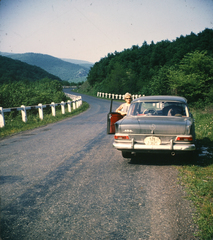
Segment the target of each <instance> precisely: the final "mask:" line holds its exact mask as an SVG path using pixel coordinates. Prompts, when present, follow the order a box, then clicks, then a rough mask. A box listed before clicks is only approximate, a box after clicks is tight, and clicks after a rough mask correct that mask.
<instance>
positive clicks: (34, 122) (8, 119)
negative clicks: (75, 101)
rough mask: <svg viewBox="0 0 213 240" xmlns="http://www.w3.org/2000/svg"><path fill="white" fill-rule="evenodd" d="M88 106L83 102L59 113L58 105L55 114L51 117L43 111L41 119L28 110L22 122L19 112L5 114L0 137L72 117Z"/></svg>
mask: <svg viewBox="0 0 213 240" xmlns="http://www.w3.org/2000/svg"><path fill="white" fill-rule="evenodd" d="M88 108H89V104H88V103H87V102H83V104H82V105H81V106H80V107H79V108H77V109H75V110H73V109H72V111H71V113H70V112H68V109H66V111H65V114H62V113H61V109H60V106H59V107H58V108H56V116H55V117H53V116H52V114H51V113H44V119H43V120H41V119H40V118H39V116H38V114H32V113H30V110H28V112H27V122H26V123H24V122H22V118H21V113H20V112H18V115H17V116H15V117H13V115H12V114H11V113H6V114H5V126H4V127H3V128H0V138H3V137H7V136H11V135H13V134H16V133H19V132H22V131H26V130H31V129H34V128H37V127H41V126H45V125H47V124H49V123H54V122H58V121H61V120H63V119H65V118H69V117H73V116H75V115H77V114H79V113H81V112H84V111H86V110H87V109H88Z"/></svg>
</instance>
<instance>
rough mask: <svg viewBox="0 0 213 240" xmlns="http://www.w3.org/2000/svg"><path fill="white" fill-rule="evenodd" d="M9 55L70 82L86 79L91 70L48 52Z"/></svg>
mask: <svg viewBox="0 0 213 240" xmlns="http://www.w3.org/2000/svg"><path fill="white" fill-rule="evenodd" d="M7 57H9V58H12V59H16V60H20V61H22V62H25V63H28V64H30V65H34V66H37V67H40V68H42V69H44V70H45V71H47V72H49V73H51V74H53V75H55V76H58V77H59V78H60V79H62V80H64V81H69V82H80V81H84V80H85V79H86V76H87V74H88V72H89V70H88V68H86V67H83V66H80V65H78V64H74V63H71V62H67V61H63V60H61V59H59V58H56V57H53V56H50V55H46V54H40V53H23V54H11V55H7Z"/></svg>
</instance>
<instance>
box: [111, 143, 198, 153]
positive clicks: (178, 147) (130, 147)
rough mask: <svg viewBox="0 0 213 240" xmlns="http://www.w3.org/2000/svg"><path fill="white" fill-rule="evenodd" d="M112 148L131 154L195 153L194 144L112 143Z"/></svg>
mask: <svg viewBox="0 0 213 240" xmlns="http://www.w3.org/2000/svg"><path fill="white" fill-rule="evenodd" d="M113 146H114V147H115V148H116V149H117V150H121V151H131V152H143V151H150V152H152V151H153V152H155V151H195V150H196V147H195V144H194V143H173V142H171V143H170V144H162V145H145V144H141V143H134V142H133V141H132V142H131V143H129V142H128V143H122V142H114V143H113Z"/></svg>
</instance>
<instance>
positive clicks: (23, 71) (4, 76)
mask: <svg viewBox="0 0 213 240" xmlns="http://www.w3.org/2000/svg"><path fill="white" fill-rule="evenodd" d="M43 78H49V79H52V80H60V81H61V79H60V78H59V77H57V76H54V75H53V74H50V73H48V72H47V71H45V70H43V69H42V68H40V67H37V66H32V65H29V64H27V63H24V62H21V61H19V60H14V59H11V58H8V57H3V56H1V55H0V84H3V83H8V82H18V81H23V80H28V81H32V82H34V81H37V80H40V79H43Z"/></svg>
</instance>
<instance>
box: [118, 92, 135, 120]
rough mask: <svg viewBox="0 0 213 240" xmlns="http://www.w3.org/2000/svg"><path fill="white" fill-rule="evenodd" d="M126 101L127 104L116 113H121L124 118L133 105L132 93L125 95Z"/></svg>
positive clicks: (121, 106) (122, 105)
mask: <svg viewBox="0 0 213 240" xmlns="http://www.w3.org/2000/svg"><path fill="white" fill-rule="evenodd" d="M124 100H125V103H123V104H121V105H120V106H119V107H118V108H117V109H116V110H115V111H116V112H118V113H120V114H121V115H122V116H126V114H127V112H128V110H129V106H130V104H131V101H132V95H131V94H130V93H128V92H127V93H126V94H125V95H124Z"/></svg>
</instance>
